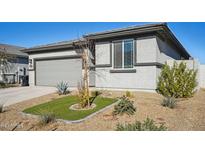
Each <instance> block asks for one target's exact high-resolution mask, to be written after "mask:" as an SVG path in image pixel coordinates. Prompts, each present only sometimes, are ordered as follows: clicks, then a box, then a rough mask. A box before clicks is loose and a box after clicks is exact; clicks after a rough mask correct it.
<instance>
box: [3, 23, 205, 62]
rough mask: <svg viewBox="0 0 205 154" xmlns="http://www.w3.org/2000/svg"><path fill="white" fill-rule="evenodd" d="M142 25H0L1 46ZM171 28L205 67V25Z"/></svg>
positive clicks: (61, 38) (179, 24)
mask: <svg viewBox="0 0 205 154" xmlns="http://www.w3.org/2000/svg"><path fill="white" fill-rule="evenodd" d="M142 24H146V23H142V22H83V23H72V22H68V23H59V22H56V23H55V22H52V23H49V22H45V23H36V22H35V23H26V22H21V23H12V22H11V23H5V22H1V23H0V43H6V44H13V45H18V46H23V47H32V46H36V45H41V44H47V43H53V42H57V41H65V40H70V39H76V38H79V37H81V36H82V35H83V34H87V33H92V32H100V31H104V30H110V29H114V28H122V27H127V26H133V25H142ZM168 26H169V27H170V29H171V30H172V32H173V33H174V34H175V36H176V37H177V38H178V40H179V41H180V42H181V43H182V44H183V46H184V47H185V48H186V49H187V51H188V52H189V53H190V54H191V55H192V56H193V57H195V58H197V59H199V60H200V62H201V63H204V64H205V22H204V23H196V22H190V23H185V22H183V23H181V22H177V23H176V22H172V23H168Z"/></svg>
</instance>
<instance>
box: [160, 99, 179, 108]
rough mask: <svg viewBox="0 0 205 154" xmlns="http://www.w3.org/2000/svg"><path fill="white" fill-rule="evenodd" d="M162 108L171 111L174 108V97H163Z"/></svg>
mask: <svg viewBox="0 0 205 154" xmlns="http://www.w3.org/2000/svg"><path fill="white" fill-rule="evenodd" d="M162 106H165V107H169V108H171V109H173V108H174V107H175V106H176V99H175V98H174V97H165V98H164V99H163V101H162Z"/></svg>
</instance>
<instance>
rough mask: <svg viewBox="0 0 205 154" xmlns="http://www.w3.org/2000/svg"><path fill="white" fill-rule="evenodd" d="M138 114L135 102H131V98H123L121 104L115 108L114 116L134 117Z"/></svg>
mask: <svg viewBox="0 0 205 154" xmlns="http://www.w3.org/2000/svg"><path fill="white" fill-rule="evenodd" d="M135 112H136V108H135V107H134V105H133V101H130V100H129V98H127V97H125V96H123V97H122V98H120V102H119V103H118V104H117V105H115V106H114V111H113V115H118V114H119V115H123V114H124V113H125V114H127V115H133V114H134V113H135Z"/></svg>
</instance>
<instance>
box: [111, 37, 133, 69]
mask: <svg viewBox="0 0 205 154" xmlns="http://www.w3.org/2000/svg"><path fill="white" fill-rule="evenodd" d="M125 41H132V44H133V47H132V48H133V52H132V67H130V68H125V66H124V56H125V55H124V42H125ZM117 42H122V68H115V62H114V61H115V49H114V43H117ZM112 51H113V53H112V57H113V58H112V66H113V67H112V69H114V70H122V69H123V70H129V69H133V68H134V65H135V61H134V57H135V39H134V38H129V39H122V40H115V41H112Z"/></svg>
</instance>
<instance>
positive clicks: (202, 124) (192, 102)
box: [0, 90, 205, 131]
mask: <svg viewBox="0 0 205 154" xmlns="http://www.w3.org/2000/svg"><path fill="white" fill-rule="evenodd" d="M123 94H125V92H113V91H106V92H104V93H103V94H102V95H104V96H109V97H121V96H122V95H123ZM69 95H72V94H69ZM132 95H133V96H134V97H133V98H132V100H133V101H134V106H135V107H136V108H137V112H136V113H135V114H134V115H133V116H127V115H123V116H117V117H113V116H112V111H113V107H111V108H110V109H108V110H106V111H104V112H102V113H99V114H97V115H95V116H94V117H92V118H91V119H88V120H86V121H84V122H81V123H75V124H66V123H64V122H60V121H57V122H54V123H50V124H48V125H45V126H39V125H38V123H39V119H38V118H37V117H36V118H35V117H32V116H31V117H29V116H24V115H23V114H22V111H23V110H24V109H26V108H28V107H31V106H34V105H37V104H41V103H45V102H48V101H50V100H53V99H57V98H60V97H64V96H59V95H58V94H49V95H46V96H42V97H39V98H35V99H31V100H28V101H24V102H21V103H18V104H15V105H12V106H9V107H7V108H6V112H4V113H1V114H0V130H13V129H14V130H59V131H60V130H76V131H77V130H115V128H116V124H117V123H131V122H134V121H135V120H139V121H143V120H144V119H146V118H147V117H149V118H151V119H153V120H155V121H156V123H158V124H161V123H163V124H165V125H166V126H167V127H168V130H205V101H204V100H205V91H204V90H200V91H199V92H197V93H196V94H195V95H194V97H192V98H189V99H182V100H180V101H178V102H177V106H176V108H175V109H169V108H166V107H162V106H161V101H162V99H163V97H162V96H160V95H158V94H155V93H145V92H132Z"/></svg>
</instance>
